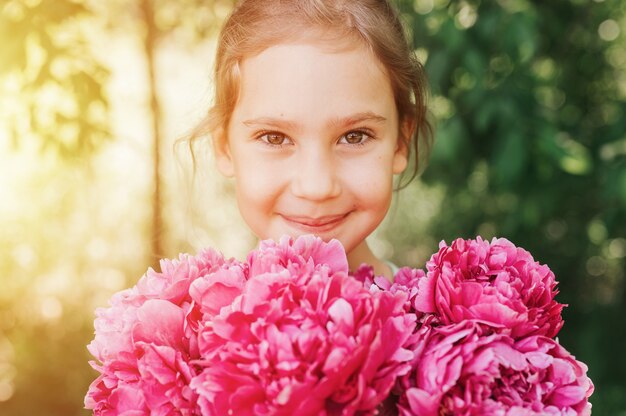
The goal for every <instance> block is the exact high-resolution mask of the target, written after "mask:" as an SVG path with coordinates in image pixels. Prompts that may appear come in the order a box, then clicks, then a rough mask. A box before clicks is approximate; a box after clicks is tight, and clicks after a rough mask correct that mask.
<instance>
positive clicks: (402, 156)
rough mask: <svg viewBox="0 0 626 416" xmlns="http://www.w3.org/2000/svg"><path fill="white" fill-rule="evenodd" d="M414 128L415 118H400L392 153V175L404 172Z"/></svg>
mask: <svg viewBox="0 0 626 416" xmlns="http://www.w3.org/2000/svg"><path fill="white" fill-rule="evenodd" d="M414 130H415V120H414V119H412V118H408V117H407V118H406V119H404V120H402V122H401V124H400V129H399V132H398V133H399V134H398V141H397V144H396V150H395V152H394V154H393V167H392V168H393V173H394V175H397V174H400V173H402V172H404V170H405V169H406V167H407V166H408V164H409V147H410V145H411V138H412V137H413V131H414Z"/></svg>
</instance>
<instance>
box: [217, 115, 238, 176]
mask: <svg viewBox="0 0 626 416" xmlns="http://www.w3.org/2000/svg"><path fill="white" fill-rule="evenodd" d="M211 142H212V144H213V153H214V154H215V162H216V163H217V170H218V171H219V172H220V173H221V174H222V175H224V176H225V177H227V178H232V177H233V176H235V166H234V164H233V158H232V155H231V154H230V147H229V146H228V139H227V137H226V131H224V129H223V128H221V127H220V128H219V129H217V130H216V131H214V132H213V134H212V140H211Z"/></svg>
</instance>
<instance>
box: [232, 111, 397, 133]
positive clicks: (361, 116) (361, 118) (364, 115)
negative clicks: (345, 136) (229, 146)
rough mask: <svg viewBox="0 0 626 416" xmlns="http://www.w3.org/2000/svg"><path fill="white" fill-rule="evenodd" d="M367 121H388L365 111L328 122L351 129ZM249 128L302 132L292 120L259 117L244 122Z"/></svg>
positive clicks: (333, 125)
mask: <svg viewBox="0 0 626 416" xmlns="http://www.w3.org/2000/svg"><path fill="white" fill-rule="evenodd" d="M365 121H369V122H373V123H377V124H383V123H385V122H386V121H387V118H385V117H383V116H381V115H379V114H376V113H374V112H371V111H364V112H360V113H355V114H351V115H349V116H347V117H337V118H332V119H330V120H329V121H328V126H329V127H333V128H336V127H349V126H353V125H355V124H359V123H363V122H365ZM242 124H244V125H245V126H247V127H256V126H270V127H276V128H281V129H288V130H292V131H294V130H295V131H298V130H300V125H299V124H298V123H296V122H293V121H290V120H284V119H280V118H275V117H258V118H254V119H250V120H244V121H243V122H242Z"/></svg>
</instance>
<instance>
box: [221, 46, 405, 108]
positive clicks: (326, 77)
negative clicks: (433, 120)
mask: <svg viewBox="0 0 626 416" xmlns="http://www.w3.org/2000/svg"><path fill="white" fill-rule="evenodd" d="M239 71H240V85H239V94H238V99H237V105H236V106H235V109H234V112H233V119H235V120H236V119H238V118H241V117H250V116H252V117H255V116H256V117H261V116H268V115H272V116H278V115H280V116H284V117H285V118H305V119H307V118H308V119H310V118H311V117H316V118H318V119H319V118H328V117H337V116H338V115H343V113H346V115H348V114H349V113H351V112H366V111H370V112H376V113H381V115H383V116H385V117H393V116H394V115H395V112H396V109H395V100H394V97H393V92H392V88H391V82H390V80H389V76H388V75H387V72H386V70H385V68H384V66H383V65H382V63H381V62H380V61H379V60H378V59H377V58H376V56H375V55H374V54H373V53H372V52H371V51H370V49H369V48H368V47H367V46H366V45H365V44H364V43H363V42H355V41H350V42H347V41H343V42H336V43H335V44H334V45H333V44H331V43H330V42H328V41H303V40H299V41H295V42H291V43H280V44H277V45H273V46H271V47H269V48H266V49H264V50H263V51H261V52H260V53H258V54H256V55H254V56H250V57H248V58H246V59H243V60H242V61H241V63H240V66H239ZM338 113H341V114H338Z"/></svg>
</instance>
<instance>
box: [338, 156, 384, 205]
mask: <svg viewBox="0 0 626 416" xmlns="http://www.w3.org/2000/svg"><path fill="white" fill-rule="evenodd" d="M346 177H347V178H349V179H348V180H347V181H346V183H348V184H350V188H351V190H352V192H353V193H354V194H356V195H358V197H359V199H360V200H361V202H362V203H364V204H366V205H369V206H371V207H372V208H374V207H377V208H378V207H380V206H381V205H382V206H387V205H388V203H389V200H390V199H391V191H392V187H393V174H392V172H391V169H389V168H388V167H387V166H386V165H385V164H384V163H381V160H380V159H376V160H372V161H371V162H369V163H364V164H361V165H360V166H359V167H358V168H355V167H354V166H353V167H352V169H350V170H349V171H348V172H347V176H346Z"/></svg>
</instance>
